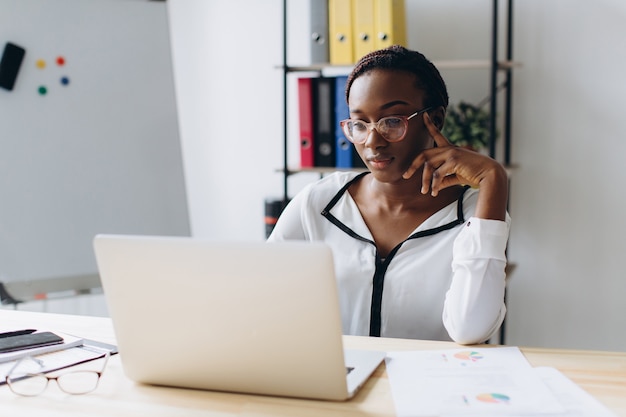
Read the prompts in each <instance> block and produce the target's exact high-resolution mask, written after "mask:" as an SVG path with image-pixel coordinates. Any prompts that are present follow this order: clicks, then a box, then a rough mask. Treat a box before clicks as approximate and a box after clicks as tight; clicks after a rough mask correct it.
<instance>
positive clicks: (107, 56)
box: [0, 0, 189, 282]
mask: <svg viewBox="0 0 626 417" xmlns="http://www.w3.org/2000/svg"><path fill="white" fill-rule="evenodd" d="M6 42H11V43H14V44H17V45H19V46H22V47H23V48H25V49H26V55H25V57H24V61H23V63H22V66H21V69H20V72H19V74H18V76H17V79H16V83H15V87H14V89H13V90H12V91H8V90H6V89H0V129H1V133H0V281H5V282H11V281H16V280H32V279H46V278H48V277H52V278H56V277H61V276H68V275H77V274H85V273H93V272H95V271H96V269H97V268H96V264H95V257H94V255H93V249H92V240H93V237H94V235H95V234H97V233H128V234H163V235H188V234H189V216H188V211H187V200H186V192H185V181H184V175H183V164H182V154H181V147H180V140H179V131H178V122H177V115H176V102H175V95H174V84H173V74H172V63H171V53H170V43H169V28H168V19H167V6H166V3H165V2H149V1H128V0H126V1H121V0H0V53H1V52H2V50H3V49H4V45H5V43H6Z"/></svg>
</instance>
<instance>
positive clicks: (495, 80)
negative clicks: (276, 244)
mask: <svg viewBox="0 0 626 417" xmlns="http://www.w3.org/2000/svg"><path fill="white" fill-rule="evenodd" d="M501 2H502V1H501V0H493V1H492V19H491V24H492V27H491V57H490V59H487V60H447V61H434V62H433V64H434V65H435V66H436V67H437V68H438V69H440V70H444V69H459V70H463V69H489V70H490V83H489V107H490V108H489V115H490V132H489V145H488V151H489V156H490V157H492V158H494V159H498V160H499V162H500V163H502V164H503V165H504V166H505V168H507V170H509V168H510V167H511V121H512V112H511V103H512V83H513V69H514V68H515V67H519V66H520V64H519V63H517V62H515V61H513V0H504V2H506V7H507V10H506V35H505V41H506V46H505V58H504V59H502V60H501V59H500V54H499V47H500V46H499V42H498V41H499V38H500V10H499V8H500V3H501ZM287 3H288V0H283V66H282V70H283V94H284V95H283V105H284V108H283V111H284V126H283V128H284V136H283V152H284V154H283V167H282V169H281V171H282V173H283V202H287V201H288V200H289V188H288V178H289V176H291V175H294V174H297V173H300V172H314V173H318V174H320V175H324V174H326V173H331V172H334V171H338V170H340V169H338V168H332V167H331V168H321V167H320V168H304V169H302V168H293V167H291V168H290V167H289V166H288V163H289V161H288V142H289V140H288V115H287V107H288V94H287V88H288V74H289V73H293V72H312V71H313V72H318V73H319V75H320V76H332V75H339V74H348V73H349V72H350V71H351V69H352V66H346V65H332V64H315V65H310V66H289V65H288V61H287V24H288V22H287ZM502 73H503V74H504V79H503V80H502V81H500V80H499V76H500V75H501V74H502ZM501 91H503V92H504V105H503V109H504V111H503V120H502V125H503V128H502V152H501V154H499V153H498V148H497V132H498V123H497V121H498V120H497V113H498V95H499V93H500V92H501ZM514 268H515V265H512V264H509V265H507V276H508V274H509V273H510V272H511V271H512V270H513V269H514ZM505 301H506V294H505ZM504 338H505V323H502V326H501V328H500V333H499V343H504Z"/></svg>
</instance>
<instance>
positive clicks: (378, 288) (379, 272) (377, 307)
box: [321, 172, 469, 337]
mask: <svg viewBox="0 0 626 417" xmlns="http://www.w3.org/2000/svg"><path fill="white" fill-rule="evenodd" d="M366 174H368V172H364V173H362V174H359V175H357V176H356V177H354V178H353V179H352V180H350V181H348V182H347V183H346V184H345V185H344V186H343V187H341V189H340V190H339V191H338V192H337V194H335V196H334V197H333V198H332V199H331V200H330V202H329V203H328V204H327V205H326V207H324V209H323V210H322V212H321V215H322V216H324V217H325V218H326V219H328V221H330V222H331V223H332V224H334V225H335V226H337V227H338V228H339V229H341V230H342V231H344V232H345V233H346V234H348V235H349V236H350V237H353V238H354V239H357V240H360V241H363V242H367V243H370V244H372V245H374V247H376V243H375V242H374V241H372V240H370V239H367V238H364V237H363V236H361V235H359V234H358V233H356V232H355V231H354V230H352V229H350V227H348V226H346V225H345V224H344V223H342V222H341V221H340V220H339V219H337V218H336V217H335V216H333V215H332V214H331V213H330V210H331V209H332V208H333V207H334V206H335V205H336V204H337V202H338V201H339V199H340V198H341V197H342V196H343V194H344V193H345V192H346V190H347V189H348V188H349V187H350V186H351V185H352V184H353V183H354V182H356V181H358V180H359V179H361V177H363V176H364V175H366ZM468 188H469V186H466V187H465V188H464V189H463V192H462V193H461V195H460V196H459V198H458V199H457V210H456V214H457V218H456V220H453V221H451V222H450V223H447V224H444V225H441V226H439V227H435V228H434V229H427V230H421V231H419V232H416V233H413V234H412V235H411V236H409V237H408V238H407V239H406V240H404V241H403V242H400V243H399V244H398V245H397V246H396V247H394V248H393V249H392V250H391V252H389V254H388V255H387V256H386V257H385V258H384V259H383V258H381V256H380V255H379V253H378V249H377V250H376V260H375V265H376V269H375V270H374V277H373V278H372V283H373V289H372V304H371V307H370V336H376V337H380V328H381V320H382V319H381V312H382V301H383V288H384V282H385V274H386V273H387V268H388V267H389V264H390V263H391V261H392V259H393V258H394V256H395V255H396V253H397V252H398V251H399V250H400V248H401V247H402V244H403V243H404V242H406V241H408V240H411V239H418V238H421V237H425V236H432V235H435V234H437V233H439V232H443V231H445V230H450V229H452V228H454V227H456V226H458V225H460V224H463V223H465V218H464V215H463V196H464V195H465V191H467V189H468Z"/></svg>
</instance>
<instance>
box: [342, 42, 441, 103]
mask: <svg viewBox="0 0 626 417" xmlns="http://www.w3.org/2000/svg"><path fill="white" fill-rule="evenodd" d="M377 69H382V70H393V71H406V72H410V73H411V74H415V76H416V77H417V83H418V85H417V87H418V88H421V89H423V90H425V91H426V102H425V103H424V105H425V106H426V107H431V106H432V107H437V106H443V108H444V109H445V108H447V107H448V99H449V98H448V89H447V88H446V83H445V82H444V81H443V78H441V74H440V73H439V70H438V69H437V68H436V67H435V66H434V65H433V63H432V62H430V61H429V60H428V59H427V58H426V57H425V56H424V55H423V54H421V53H420V52H417V51H412V50H410V49H407V48H405V47H403V46H400V45H393V46H390V47H388V48H385V49H379V50H377V51H373V52H370V53H368V54H367V55H365V56H363V57H362V58H361V59H360V60H359V62H357V63H356V65H355V67H354V68H353V70H352V72H351V73H350V75H349V76H348V81H347V82H346V101H348V99H349V98H350V88H351V87H352V83H353V82H354V80H356V79H357V78H359V77H360V76H361V75H363V74H366V73H368V72H370V71H373V70H377Z"/></svg>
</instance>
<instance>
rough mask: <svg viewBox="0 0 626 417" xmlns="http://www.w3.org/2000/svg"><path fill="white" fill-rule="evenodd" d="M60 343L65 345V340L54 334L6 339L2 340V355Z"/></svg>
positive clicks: (28, 335)
mask: <svg viewBox="0 0 626 417" xmlns="http://www.w3.org/2000/svg"><path fill="white" fill-rule="evenodd" d="M58 343H63V338H62V337H61V336H59V335H56V334H54V333H52V332H41V333H31V334H23V335H20V336H10V337H4V338H1V339H0V353H5V352H13V351H16V350H22V349H31V348H35V347H40V346H48V345H56V344H58Z"/></svg>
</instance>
